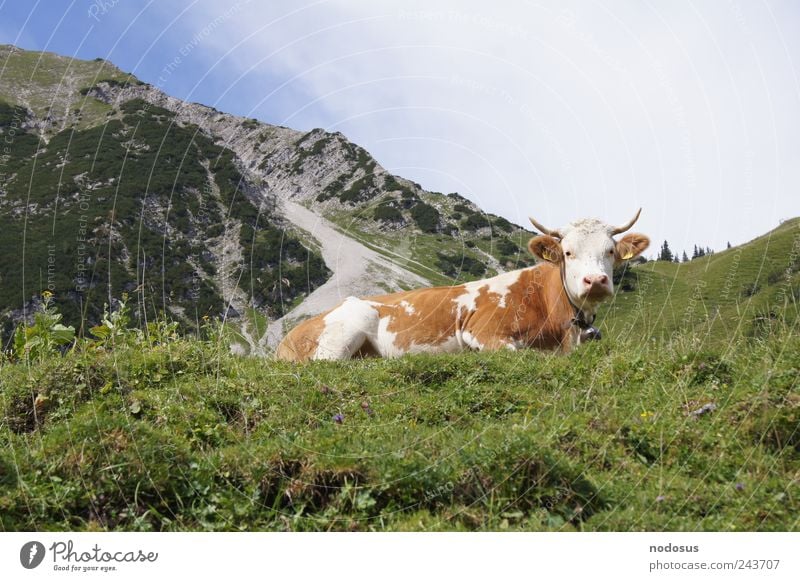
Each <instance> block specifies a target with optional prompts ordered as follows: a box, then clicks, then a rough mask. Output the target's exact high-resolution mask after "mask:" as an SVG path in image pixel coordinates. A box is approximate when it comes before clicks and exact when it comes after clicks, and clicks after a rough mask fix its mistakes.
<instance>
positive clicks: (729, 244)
mask: <svg viewBox="0 0 800 581" xmlns="http://www.w3.org/2000/svg"><path fill="white" fill-rule="evenodd" d="M730 247H731V242H730V240H728V248H730Z"/></svg>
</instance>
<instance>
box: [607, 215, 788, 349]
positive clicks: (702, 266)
mask: <svg viewBox="0 0 800 581" xmlns="http://www.w3.org/2000/svg"><path fill="white" fill-rule="evenodd" d="M623 285H626V286H627V291H626V290H625V288H621V289H620V292H618V293H617V295H616V296H615V298H614V300H613V301H612V302H611V303H610V305H609V306H606V307H604V308H603V309H602V311H601V324H602V326H603V328H604V329H605V330H606V331H607V332H609V333H610V334H612V335H614V336H627V335H630V334H631V333H633V334H635V335H637V336H642V337H644V338H657V339H668V338H669V337H670V336H672V335H673V334H676V333H677V334H680V333H684V332H685V331H686V330H687V329H694V330H695V331H696V332H697V335H698V337H699V338H700V339H699V340H700V341H701V342H702V343H704V344H708V343H714V344H720V345H724V344H725V343H726V342H727V341H728V340H729V339H732V338H735V337H737V336H739V335H740V334H745V335H748V336H758V335H760V334H762V333H764V332H766V331H767V330H768V329H769V327H770V326H771V325H773V324H775V323H776V321H777V320H778V319H781V320H785V321H788V322H790V323H791V322H794V321H796V320H797V316H798V313H800V218H794V219H792V220H787V221H785V222H784V223H783V224H781V225H780V226H779V227H778V228H776V229H775V230H772V231H771V232H768V233H767V234H765V235H763V236H761V237H759V238H756V239H755V240H753V241H751V242H749V243H747V244H743V245H741V246H737V247H734V248H731V249H728V250H725V251H723V252H718V253H716V254H713V255H711V256H705V257H703V258H698V259H695V260H692V261H690V262H687V263H682V264H674V263H670V262H648V263H646V264H643V265H637V266H634V267H632V268H630V269H629V270H628V273H627V274H626V276H625V280H624V281H623ZM618 286H619V285H618Z"/></svg>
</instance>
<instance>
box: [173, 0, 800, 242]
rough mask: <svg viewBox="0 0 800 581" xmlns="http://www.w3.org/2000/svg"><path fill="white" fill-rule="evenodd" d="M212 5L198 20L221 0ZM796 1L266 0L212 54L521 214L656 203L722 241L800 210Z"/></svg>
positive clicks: (414, 166)
mask: <svg viewBox="0 0 800 581" xmlns="http://www.w3.org/2000/svg"><path fill="white" fill-rule="evenodd" d="M201 6H202V9H200V10H195V11H193V13H192V14H193V15H192V22H189V21H187V22H185V23H184V24H185V25H188V26H199V25H200V23H202V22H207V21H209V20H210V19H213V15H214V14H215V13H217V12H218V11H220V10H222V9H221V8H219V7H218V5H215V4H213V3H210V2H209V3H206V4H201ZM797 16H798V11H797V9H796V8H794V7H793V6H792V5H790V4H786V5H784V4H776V5H770V4H758V5H755V4H749V3H741V5H739V4H737V3H736V2H734V1H732V2H727V3H715V4H713V5H712V4H710V3H702V4H699V3H691V2H687V3H677V2H676V3H669V4H661V3H652V4H649V5H648V4H645V3H629V2H625V3H623V2H612V1H606V2H603V3H595V4H592V5H591V6H589V5H588V4H587V3H585V2H577V1H575V2H538V3H532V2H522V1H518V2H513V3H512V2H504V3H492V4H490V3H486V2H476V1H466V2H465V1H459V2H456V1H438V2H429V1H428V2H423V1H421V0H411V1H402V2H401V1H396V2H395V1H388V0H384V1H366V0H362V1H353V0H333V1H323V2H306V3H304V4H302V3H301V4H299V3H296V2H288V1H283V2H270V3H269V4H268V6H264V5H261V4H256V3H254V2H253V3H250V4H248V5H247V6H246V7H245V8H244V9H243V10H242V11H241V14H240V15H239V14H237V16H236V17H235V18H232V19H230V21H229V22H225V23H224V24H223V25H222V26H224V28H225V30H223V31H220V33H218V34H214V35H213V37H209V39H208V42H209V43H210V44H211V45H212V46H214V47H215V48H214V50H212V51H207V52H206V53H204V54H206V55H207V57H208V58H210V61H209V62H215V61H216V60H217V59H219V58H220V57H222V58H223V60H222V62H221V63H220V64H219V65H218V69H225V70H227V71H230V70H238V71H239V72H240V75H241V78H240V79H239V80H238V82H235V83H233V84H231V85H230V86H229V87H227V88H226V91H227V93H226V95H225V98H224V99H223V102H224V103H230V102H231V101H234V100H236V101H237V103H238V105H239V106H240V107H244V108H246V109H249V110H251V114H252V115H254V116H258V117H260V118H262V119H265V120H267V121H270V122H275V123H282V124H287V125H290V126H294V127H298V128H311V127H314V126H322V127H325V128H327V129H331V130H340V131H342V132H344V133H345V134H346V135H347V136H348V137H350V138H351V139H352V140H354V141H356V142H358V143H360V144H361V145H363V146H365V147H366V148H367V149H369V150H370V151H371V152H372V153H373V154H374V155H375V156H376V157H377V158H378V159H379V161H380V162H381V163H382V164H383V165H384V166H385V167H387V168H388V169H390V170H392V171H395V172H396V173H398V174H400V175H403V176H405V177H409V178H411V179H415V180H416V181H419V182H421V183H422V185H423V186H425V187H428V188H430V189H434V190H441V191H453V190H458V191H460V192H461V193H463V194H465V195H467V196H469V197H471V198H473V199H475V200H476V201H477V202H478V203H480V204H481V206H482V207H484V208H485V209H487V210H489V211H492V212H495V213H499V214H502V215H504V216H506V217H509V218H510V219H512V220H514V221H517V222H520V223H522V222H524V221H525V216H526V215H527V214H529V213H533V214H536V216H537V217H539V219H540V220H542V221H543V222H546V223H549V224H553V225H560V224H562V223H564V222H566V221H568V220H571V219H574V218H577V217H581V216H585V215H596V216H598V217H602V218H605V219H608V220H610V221H619V222H622V221H624V220H627V218H628V217H629V216H630V214H632V212H633V211H634V210H635V208H636V207H638V206H639V205H642V206H644V212H643V215H642V220H641V224H640V226H639V228H640V229H641V231H644V232H647V233H649V234H651V235H652V237H653V238H654V241H660V240H663V239H664V238H667V239H669V240H670V243H671V244H672V246H673V247H674V248H678V249H679V250H682V249H684V248H685V249H691V246H692V244H693V243H695V242H697V243H703V244H709V245H712V246H714V247H717V248H721V247H724V244H725V242H726V241H727V240H731V241H732V242H734V243H737V242H743V241H746V240H748V239H750V238H752V237H753V236H755V235H757V234H760V233H762V232H763V231H765V230H767V229H768V228H771V227H773V226H775V225H777V223H778V220H779V219H781V218H787V217H791V216H794V215H798V214H800V196H798V195H797V193H798V190H800V164H798V163H797V160H798V155H800V107H799V106H798V105H800V103H799V102H798V101H800V84H798V81H797V73H796V71H795V70H794V68H793V67H795V66H796V63H794V62H792V60H791V55H797V54H800V51H798V50H797V49H798V48H799V47H798V44H800V41H798V40H797V37H798V35H796V34H793V33H794V32H796V31H792V30H791V28H790V23H791V22H793V21H794V22H796V21H797ZM659 243H660V242H659ZM654 246H655V245H654Z"/></svg>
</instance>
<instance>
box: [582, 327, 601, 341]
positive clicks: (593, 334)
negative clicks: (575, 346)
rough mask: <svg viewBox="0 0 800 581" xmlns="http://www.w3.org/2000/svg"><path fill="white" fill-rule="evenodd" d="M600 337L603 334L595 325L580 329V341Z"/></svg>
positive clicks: (596, 339)
mask: <svg viewBox="0 0 800 581" xmlns="http://www.w3.org/2000/svg"><path fill="white" fill-rule="evenodd" d="M602 338H603V335H602V333H600V329H598V328H597V327H589V328H588V329H584V330H583V331H581V343H585V342H586V341H599V340H600V339H602Z"/></svg>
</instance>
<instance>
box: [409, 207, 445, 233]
mask: <svg viewBox="0 0 800 581" xmlns="http://www.w3.org/2000/svg"><path fill="white" fill-rule="evenodd" d="M411 217H412V218H413V219H414V222H416V224H417V227H418V228H419V229H420V230H422V231H423V232H428V233H432V232H436V231H437V229H438V227H439V218H440V215H439V211H438V210H437V209H436V208H434V207H433V206H431V205H429V204H426V203H425V202H418V203H417V204H416V205H415V206H413V207H412V208H411Z"/></svg>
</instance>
